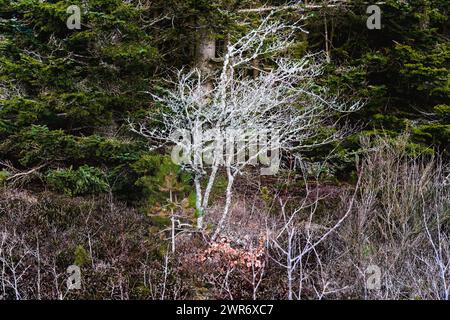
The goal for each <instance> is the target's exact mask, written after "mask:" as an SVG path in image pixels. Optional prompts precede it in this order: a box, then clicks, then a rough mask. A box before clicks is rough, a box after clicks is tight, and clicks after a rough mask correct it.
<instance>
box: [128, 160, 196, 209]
mask: <svg viewBox="0 0 450 320" xmlns="http://www.w3.org/2000/svg"><path fill="white" fill-rule="evenodd" d="M131 168H132V170H133V171H134V172H136V173H137V174H139V175H140V177H139V178H138V179H137V180H136V185H137V186H139V187H141V188H143V192H144V195H145V196H146V199H147V205H148V206H149V207H152V206H154V205H156V204H161V203H165V202H167V199H168V193H169V192H172V193H173V194H179V195H183V194H184V193H185V192H189V190H190V186H189V182H190V179H191V177H190V175H189V174H187V173H186V172H183V171H182V170H181V169H180V167H179V166H178V165H176V164H174V163H173V162H172V160H171V158H170V157H169V156H159V155H150V154H144V155H142V156H141V157H140V158H139V159H138V160H137V161H136V162H134V163H133V164H132V165H131Z"/></svg>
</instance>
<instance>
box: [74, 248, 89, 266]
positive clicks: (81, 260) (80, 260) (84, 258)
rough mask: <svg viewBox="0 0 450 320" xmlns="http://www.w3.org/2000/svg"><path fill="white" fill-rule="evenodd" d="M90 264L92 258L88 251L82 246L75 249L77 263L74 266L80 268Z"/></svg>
mask: <svg viewBox="0 0 450 320" xmlns="http://www.w3.org/2000/svg"><path fill="white" fill-rule="evenodd" d="M90 262H91V258H90V255H89V253H88V252H87V251H86V249H85V248H84V247H83V246H82V245H81V244H79V245H77V247H76V248H75V261H74V263H73V264H74V265H76V266H78V267H83V266H84V265H86V264H88V263H90Z"/></svg>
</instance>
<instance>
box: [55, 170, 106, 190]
mask: <svg viewBox="0 0 450 320" xmlns="http://www.w3.org/2000/svg"><path fill="white" fill-rule="evenodd" d="M46 180H47V183H48V184H49V186H50V187H52V188H54V189H55V190H56V191H59V192H64V193H65V194H67V195H70V196H76V195H85V194H89V193H101V192H105V191H107V190H108V187H109V186H108V182H107V181H106V180H105V177H104V174H103V172H101V171H100V170H99V169H97V168H93V167H89V166H86V165H84V166H81V167H80V168H78V169H77V170H73V169H72V168H68V169H60V170H50V171H49V172H48V173H47V176H46Z"/></svg>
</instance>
